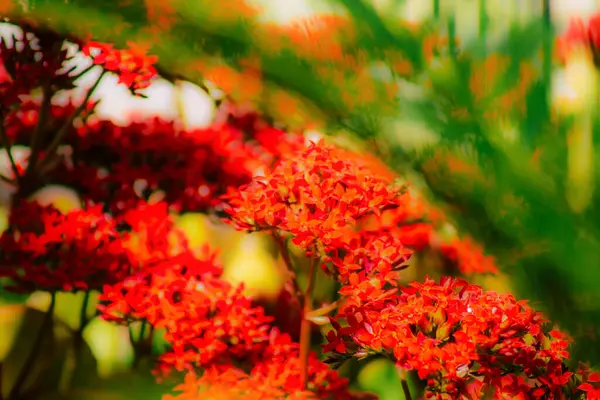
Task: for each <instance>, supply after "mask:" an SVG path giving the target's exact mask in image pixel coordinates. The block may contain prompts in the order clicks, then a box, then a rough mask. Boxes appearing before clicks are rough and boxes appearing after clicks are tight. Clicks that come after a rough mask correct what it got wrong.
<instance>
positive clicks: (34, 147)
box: [25, 83, 52, 177]
mask: <svg viewBox="0 0 600 400" xmlns="http://www.w3.org/2000/svg"><path fill="white" fill-rule="evenodd" d="M51 102H52V90H51V88H50V83H46V84H44V86H43V87H42V104H41V106H40V111H39V112H38V120H37V124H36V125H35V130H34V131H33V135H32V136H31V142H30V144H29V147H30V148H31V154H30V156H29V162H28V164H27V169H26V170H25V177H30V176H31V175H32V174H33V171H34V170H35V166H36V164H37V160H38V157H39V154H40V143H41V142H42V139H41V136H42V134H43V131H44V127H45V126H46V122H47V119H48V114H49V113H50V107H51V105H52V103H51Z"/></svg>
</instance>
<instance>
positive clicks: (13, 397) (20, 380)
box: [7, 293, 56, 400]
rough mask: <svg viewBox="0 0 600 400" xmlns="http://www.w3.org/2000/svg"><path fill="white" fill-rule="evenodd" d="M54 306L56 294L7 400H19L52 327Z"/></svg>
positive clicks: (52, 296) (51, 300) (53, 295)
mask: <svg viewBox="0 0 600 400" xmlns="http://www.w3.org/2000/svg"><path fill="white" fill-rule="evenodd" d="M55 305H56V293H52V295H51V298H50V307H49V308H48V311H46V314H45V315H44V320H43V321H42V325H41V326H40V330H39V331H38V333H37V337H36V338H35V342H34V343H33V346H32V347H31V351H30V353H29V356H28V357H27V359H26V360H25V364H23V368H22V369H21V371H20V372H19V375H18V376H17V379H16V380H15V383H14V384H13V386H12V388H11V389H10V392H9V394H8V397H7V400H17V399H19V398H20V393H19V392H20V391H21V388H22V386H23V384H24V383H25V381H26V380H27V377H28V374H29V371H30V370H31V368H32V367H33V364H34V362H35V359H36V357H37V356H38V355H39V352H40V350H41V348H42V343H43V342H44V338H45V337H47V334H48V332H47V330H48V328H49V327H52V317H53V315H54V307H55Z"/></svg>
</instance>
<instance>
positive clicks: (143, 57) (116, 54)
mask: <svg viewBox="0 0 600 400" xmlns="http://www.w3.org/2000/svg"><path fill="white" fill-rule="evenodd" d="M128 44H129V48H127V49H116V48H115V47H114V46H113V45H112V44H108V43H99V42H88V43H85V44H84V45H83V47H82V51H83V54H85V55H86V56H91V57H92V60H93V62H94V64H96V65H101V66H102V67H103V68H104V69H105V70H107V71H111V72H114V73H116V74H117V76H118V78H119V83H122V84H123V85H125V86H127V88H129V89H130V90H131V91H132V93H138V91H139V90H141V89H145V88H147V87H148V86H150V83H151V82H152V79H153V78H155V77H156V76H157V71H156V68H155V67H154V64H156V63H157V61H158V57H156V56H150V55H147V54H146V52H145V51H144V50H143V49H142V48H140V47H139V46H136V45H135V44H133V43H128Z"/></svg>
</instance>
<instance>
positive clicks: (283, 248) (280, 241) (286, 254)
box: [273, 233, 303, 304]
mask: <svg viewBox="0 0 600 400" xmlns="http://www.w3.org/2000/svg"><path fill="white" fill-rule="evenodd" d="M273 237H274V238H275V242H277V246H278V247H279V252H280V253H281V258H283V262H284V263H285V266H286V267H287V270H288V274H289V276H290V281H291V282H292V285H293V287H294V291H295V292H296V293H294V294H295V295H296V297H297V298H298V301H299V302H300V304H302V297H303V294H302V290H301V289H300V286H298V280H297V279H296V271H295V270H294V263H293V262H292V257H290V250H289V248H288V246H287V244H286V243H285V239H284V238H283V236H282V235H280V234H278V233H273Z"/></svg>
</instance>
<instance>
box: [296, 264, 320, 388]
mask: <svg viewBox="0 0 600 400" xmlns="http://www.w3.org/2000/svg"><path fill="white" fill-rule="evenodd" d="M319 261H320V260H319V258H318V257H316V256H313V257H312V258H311V263H310V270H309V272H308V284H307V285H306V291H305V292H304V299H303V300H304V304H303V308H302V322H301V325H300V384H301V387H302V389H306V388H307V386H308V356H309V353H310V333H311V332H310V331H311V326H312V323H311V321H310V320H309V319H307V318H306V316H307V314H308V313H309V312H310V311H311V308H312V293H313V290H314V286H315V277H316V275H317V268H318V267H319Z"/></svg>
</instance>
